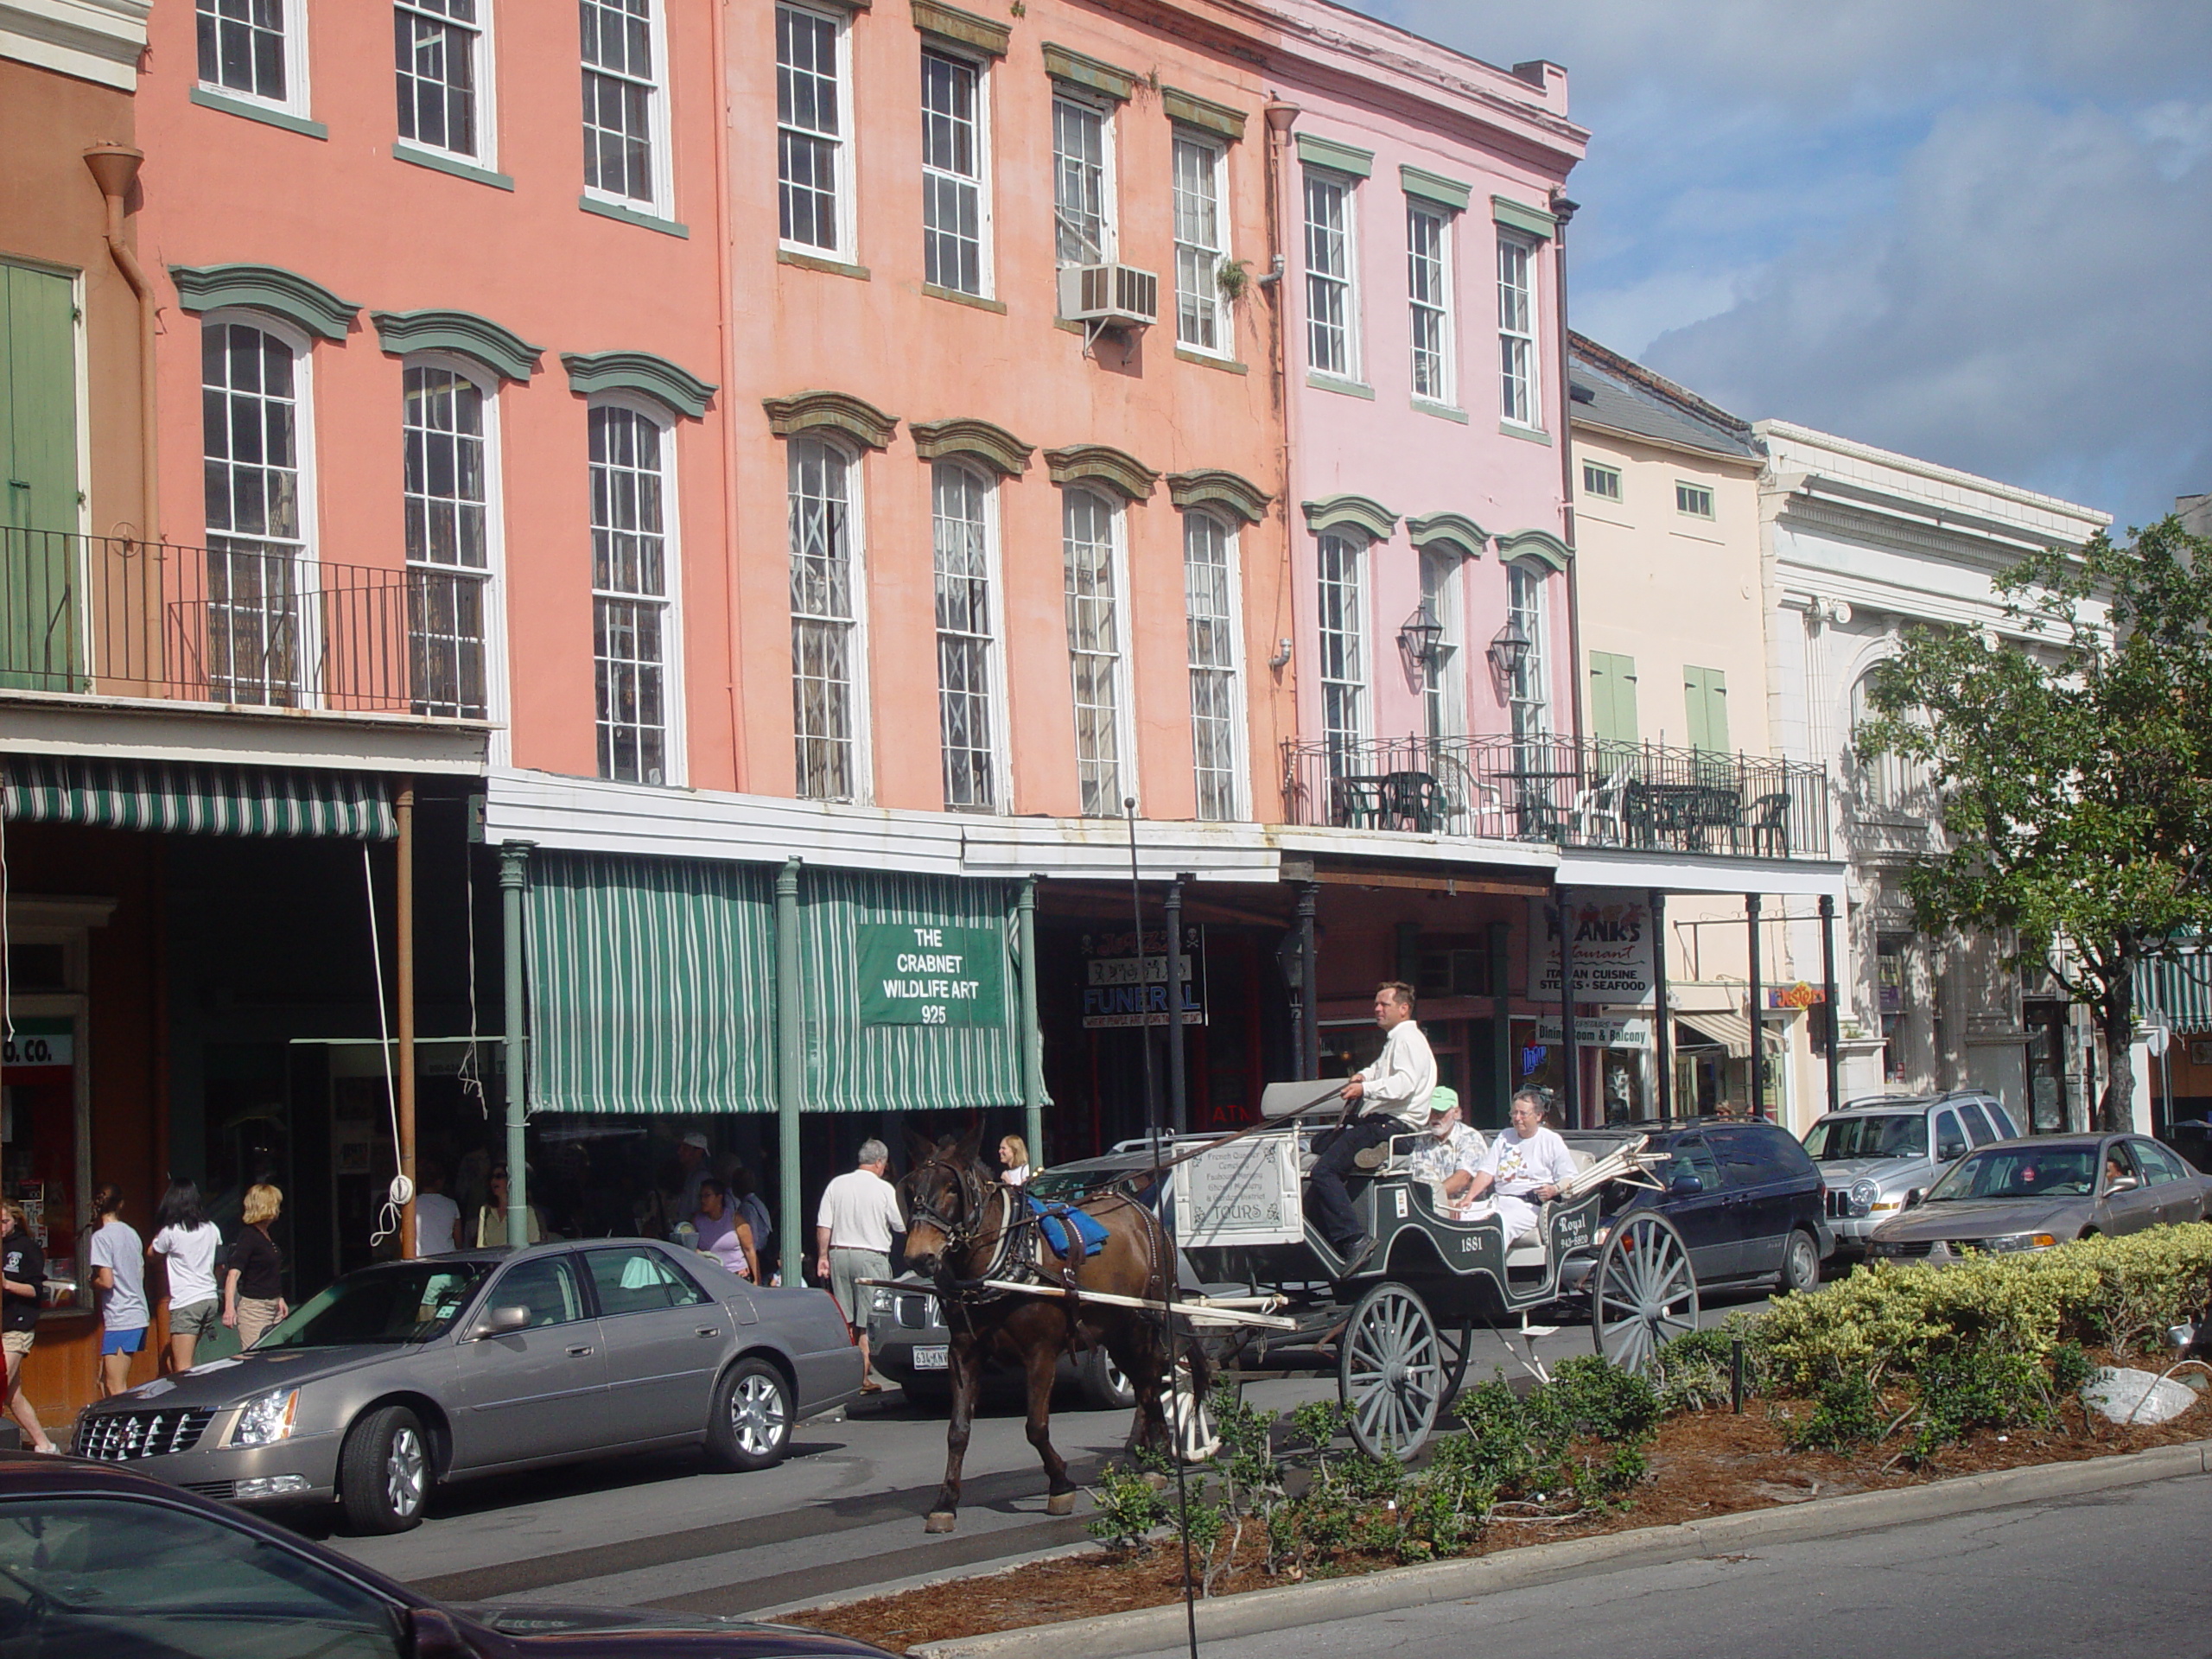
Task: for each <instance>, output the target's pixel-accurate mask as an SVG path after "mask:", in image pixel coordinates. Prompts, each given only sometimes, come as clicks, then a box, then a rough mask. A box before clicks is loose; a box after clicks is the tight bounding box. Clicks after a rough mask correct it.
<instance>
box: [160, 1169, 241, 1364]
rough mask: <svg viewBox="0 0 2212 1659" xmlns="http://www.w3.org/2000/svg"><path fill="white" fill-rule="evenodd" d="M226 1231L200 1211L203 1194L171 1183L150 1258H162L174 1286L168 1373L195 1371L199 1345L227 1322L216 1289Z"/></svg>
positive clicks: (186, 1183) (186, 1184)
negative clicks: (218, 1267) (195, 1359)
mask: <svg viewBox="0 0 2212 1659" xmlns="http://www.w3.org/2000/svg"><path fill="white" fill-rule="evenodd" d="M222 1249H223V1232H222V1229H220V1228H219V1227H218V1226H216V1225H215V1224H214V1223H213V1222H212V1221H210V1220H208V1219H207V1213H206V1211H203V1210H202V1209H201V1208H200V1189H199V1188H198V1187H197V1186H195V1185H193V1184H192V1183H191V1182H190V1181H172V1182H170V1183H169V1190H168V1192H164V1193H163V1194H162V1207H161V1208H160V1209H158V1210H156V1211H154V1242H153V1243H150V1244H149V1245H148V1246H147V1247H146V1259H147V1260H148V1261H149V1262H150V1261H152V1260H153V1259H154V1258H155V1257H156V1256H159V1257H161V1258H162V1262H163V1264H164V1267H165V1270H166V1272H167V1274H168V1281H169V1370H171V1371H172V1372H177V1371H188V1370H191V1369H192V1360H193V1356H194V1353H195V1352H196V1351H198V1349H199V1347H200V1343H201V1342H202V1341H204V1340H206V1339H207V1338H209V1337H212V1336H213V1335H214V1334H215V1332H216V1331H217V1330H218V1329H219V1327H220V1326H221V1325H222V1323H223V1300H222V1298H221V1297H220V1296H219V1295H218V1294H216V1290H215V1258H216V1257H217V1256H218V1255H220V1254H221V1253H222Z"/></svg>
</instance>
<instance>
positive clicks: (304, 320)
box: [169, 265, 361, 340]
mask: <svg viewBox="0 0 2212 1659" xmlns="http://www.w3.org/2000/svg"><path fill="white" fill-rule="evenodd" d="M169 280H170V281H171V282H173V283H175V284H176V302H177V304H178V305H179V306H181V308H184V309H185V310H187V311H194V312H198V311H219V310H221V309H223V308H225V307H226V306H233V305H236V306H244V307H246V308H249V309H251V310H255V311H266V312H268V313H270V315H272V316H278V317H282V318H283V319H284V320H285V321H287V322H294V323H297V324H298V325H299V326H300V327H302V328H304V329H306V330H307V331H308V333H309V334H314V335H315V336H317V337H318V338H320V339H322V340H343V339H345V338H346V331H347V330H348V329H350V328H351V327H353V320H354V319H355V318H356V317H358V316H359V315H361V308H360V307H359V306H358V305H356V304H354V303H353V302H352V301H351V300H341V299H340V298H339V297H338V296H336V295H335V294H334V293H332V292H331V291H330V290H329V289H327V288H325V287H323V285H322V284H321V283H315V282H310V281H308V278H306V277H302V276H301V275H300V274H299V273H298V272H297V271H291V270H284V269H283V268H282V267H281V266H277V265H198V266H194V265H171V266H170V267H169Z"/></svg>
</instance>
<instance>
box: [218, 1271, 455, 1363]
mask: <svg viewBox="0 0 2212 1659" xmlns="http://www.w3.org/2000/svg"><path fill="white" fill-rule="evenodd" d="M491 1270H492V1264H491V1263H490V1262H392V1263H391V1264H390V1265H388V1266H385V1267H376V1268H363V1269H362V1270H361V1271H360V1272H359V1273H349V1274H346V1276H345V1277H344V1278H343V1279H340V1281H338V1282H337V1283H336V1284H334V1285H332V1286H331V1287H329V1288H328V1289H327V1290H325V1291H322V1292H321V1293H319V1294H316V1295H315V1297H313V1298H312V1299H311V1300H308V1301H306V1302H304V1303H302V1304H301V1306H298V1307H296V1308H294V1309H293V1310H292V1313H291V1316H290V1317H289V1319H286V1320H285V1321H284V1322H283V1324H282V1325H277V1327H276V1328H275V1329H274V1330H272V1331H270V1332H269V1334H268V1335H267V1336H265V1337H264V1338H262V1339H261V1340H260V1341H259V1342H257V1343H256V1344H254V1348H255V1351H260V1350H262V1349H264V1348H342V1347H345V1346H347V1345H348V1344H353V1343H358V1342H385V1343H403V1342H428V1341H429V1339H430V1338H432V1337H435V1336H436V1335H437V1334H438V1333H439V1332H442V1331H443V1330H444V1329H445V1328H446V1327H447V1326H448V1325H451V1324H452V1323H453V1318H454V1314H456V1313H460V1312H461V1305H462V1304H463V1303H465V1302H467V1300H468V1299H469V1297H470V1296H471V1295H472V1294H474V1292H475V1289H476V1287H477V1286H478V1285H480V1284H481V1283H482V1282H483V1281H484V1275H485V1274H487V1273H489V1272H490V1271H491Z"/></svg>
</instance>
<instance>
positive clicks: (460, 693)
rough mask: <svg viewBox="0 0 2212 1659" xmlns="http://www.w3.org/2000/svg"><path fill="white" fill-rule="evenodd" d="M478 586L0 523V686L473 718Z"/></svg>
mask: <svg viewBox="0 0 2212 1659" xmlns="http://www.w3.org/2000/svg"><path fill="white" fill-rule="evenodd" d="M480 582H481V578H480V577H478V576H475V575H473V574H472V573H467V572H459V573H447V572H427V571H412V570H397V569H378V568H373V567H368V566H361V565H346V564H332V563H326V562H324V561H322V560H319V559H311V558H307V557H303V556H301V555H300V554H299V553H298V552H297V550H294V549H291V548H289V547H286V546H284V545H283V544H282V543H269V542H264V541H255V540H251V539H245V538H241V539H239V540H236V541H232V542H228V543H222V544H219V545H216V546H213V547H188V546H182V545H180V544H178V543H174V542H164V543H149V542H143V541H133V540H127V539H122V538H118V537H102V536H79V535H73V534H65V533H62V532H59V531H34V530H20V529H14V528H8V527H0V696H5V695H7V694H8V693H10V692H33V693H43V694H47V695H49V696H64V697H79V698H86V699H99V700H114V699H122V698H137V699H150V700H155V701H159V702H171V703H197V704H207V705H212V706H214V707H219V708H224V709H256V710H258V709H267V710H272V711H279V710H281V711H283V712H287V713H290V712H314V713H331V714H353V715H424V716H430V717H434V718H443V719H448V720H463V721H482V720H483V719H484V718H485V717H486V709H485V693H484V685H485V680H484V640H483V626H482V621H483V610H482V605H481V598H482V595H481V592H480Z"/></svg>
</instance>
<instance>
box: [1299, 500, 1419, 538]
mask: <svg viewBox="0 0 2212 1659" xmlns="http://www.w3.org/2000/svg"><path fill="white" fill-rule="evenodd" d="M1302 505H1303V508H1304V511H1305V513H1306V529H1308V530H1310V531H1313V533H1314V534H1315V535H1316V536H1319V535H1324V534H1325V533H1326V532H1328V531H1332V530H1356V531H1359V532H1360V533H1361V534H1363V535H1364V536H1367V537H1370V538H1372V539H1373V540H1375V541H1378V542H1387V541H1389V539H1390V537H1391V534H1392V533H1393V532H1394V531H1396V529H1397V528H1398V515H1397V514H1396V513H1395V512H1391V511H1390V509H1389V508H1388V507H1386V506H1384V505H1383V504H1382V503H1381V502H1380V501H1375V500H1370V499H1369V498H1368V497H1366V496H1363V495H1332V496H1330V497H1328V498H1327V499H1325V500H1320V501H1307V502H1305V503H1303V504H1302Z"/></svg>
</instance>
